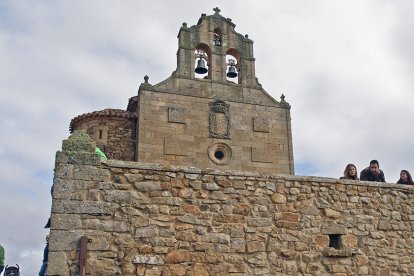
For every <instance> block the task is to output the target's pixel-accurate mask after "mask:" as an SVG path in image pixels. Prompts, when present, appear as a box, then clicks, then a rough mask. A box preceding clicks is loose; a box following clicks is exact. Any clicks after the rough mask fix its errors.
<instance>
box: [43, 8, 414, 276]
mask: <svg viewBox="0 0 414 276" xmlns="http://www.w3.org/2000/svg"><path fill="white" fill-rule="evenodd" d="M234 29H235V25H234V23H232V21H231V19H229V18H225V17H223V16H222V15H221V14H220V10H219V9H218V8H216V9H214V14H212V15H208V16H207V15H205V14H202V15H201V18H200V20H199V21H198V23H197V24H196V25H194V26H191V27H188V26H187V24H186V23H184V24H183V25H182V27H181V28H180V31H179V34H178V40H179V46H178V52H177V69H176V70H175V71H174V72H173V73H172V75H171V76H170V77H169V78H167V79H166V80H164V81H162V82H161V83H159V84H156V85H151V84H150V83H149V79H148V77H145V79H144V83H142V84H141V85H140V87H139V91H138V95H136V96H133V97H131V98H130V99H129V102H128V106H127V109H126V110H117V109H105V110H102V111H95V112H91V113H86V114H83V115H80V116H77V117H76V118H74V119H73V120H72V121H71V123H70V131H71V132H72V135H71V136H70V137H69V138H68V139H66V140H64V141H63V145H62V150H61V151H58V152H57V154H56V164H55V177H54V190H53V195H52V196H53V201H52V210H51V229H50V230H51V231H50V245H49V267H48V275H188V276H191V275H197V276H201V275H233V276H241V275H336V276H345V275H381V276H386V275H390V276H391V275H414V234H413V233H414V231H413V230H414V203H413V202H414V191H413V189H412V187H409V186H405V185H398V186H396V185H395V184H387V183H375V182H363V181H348V180H337V179H330V178H321V177H306V176H295V175H294V166H293V165H294V163H293V150H292V134H291V126H290V105H289V104H288V103H287V102H286V101H285V99H284V96H283V95H282V96H281V98H280V100H279V101H276V100H275V99H273V98H272V97H271V96H270V95H269V94H268V93H267V92H266V91H265V90H264V89H263V88H262V86H261V85H260V83H259V82H258V80H257V78H256V75H255V59H254V55H253V41H252V40H251V39H249V38H248V36H247V35H244V36H243V35H241V34H239V33H237V32H236V31H235V30H234ZM96 146H98V147H99V148H101V149H102V150H103V151H104V152H105V153H106V155H107V156H108V158H109V159H108V160H106V161H102V160H100V158H99V156H98V155H96V154H95V147H96Z"/></svg>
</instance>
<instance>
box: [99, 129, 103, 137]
mask: <svg viewBox="0 0 414 276" xmlns="http://www.w3.org/2000/svg"><path fill="white" fill-rule="evenodd" d="M99 139H102V129H100V130H99Z"/></svg>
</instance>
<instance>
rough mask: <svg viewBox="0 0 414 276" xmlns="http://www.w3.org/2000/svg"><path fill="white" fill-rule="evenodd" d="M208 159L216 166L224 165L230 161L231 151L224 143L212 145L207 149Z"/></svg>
mask: <svg viewBox="0 0 414 276" xmlns="http://www.w3.org/2000/svg"><path fill="white" fill-rule="evenodd" d="M208 157H209V158H210V159H211V161H213V162H214V163H216V164H218V165H226V164H228V163H229V162H230V161H231V158H232V150H231V148H230V147H229V146H228V145H226V144H224V143H214V144H212V145H211V146H210V147H209V148H208Z"/></svg>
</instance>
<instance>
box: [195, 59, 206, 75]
mask: <svg viewBox="0 0 414 276" xmlns="http://www.w3.org/2000/svg"><path fill="white" fill-rule="evenodd" d="M194 71H195V72H196V73H197V74H205V73H207V71H208V70H207V68H206V62H205V61H204V59H202V58H200V59H199V60H198V61H197V67H196V69H195V70H194Z"/></svg>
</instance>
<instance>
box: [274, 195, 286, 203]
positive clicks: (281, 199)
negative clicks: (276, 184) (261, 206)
mask: <svg viewBox="0 0 414 276" xmlns="http://www.w3.org/2000/svg"><path fill="white" fill-rule="evenodd" d="M271 200H272V202H273V203H276V204H283V203H286V196H284V195H282V194H278V193H274V194H273V195H272V197H271Z"/></svg>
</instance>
